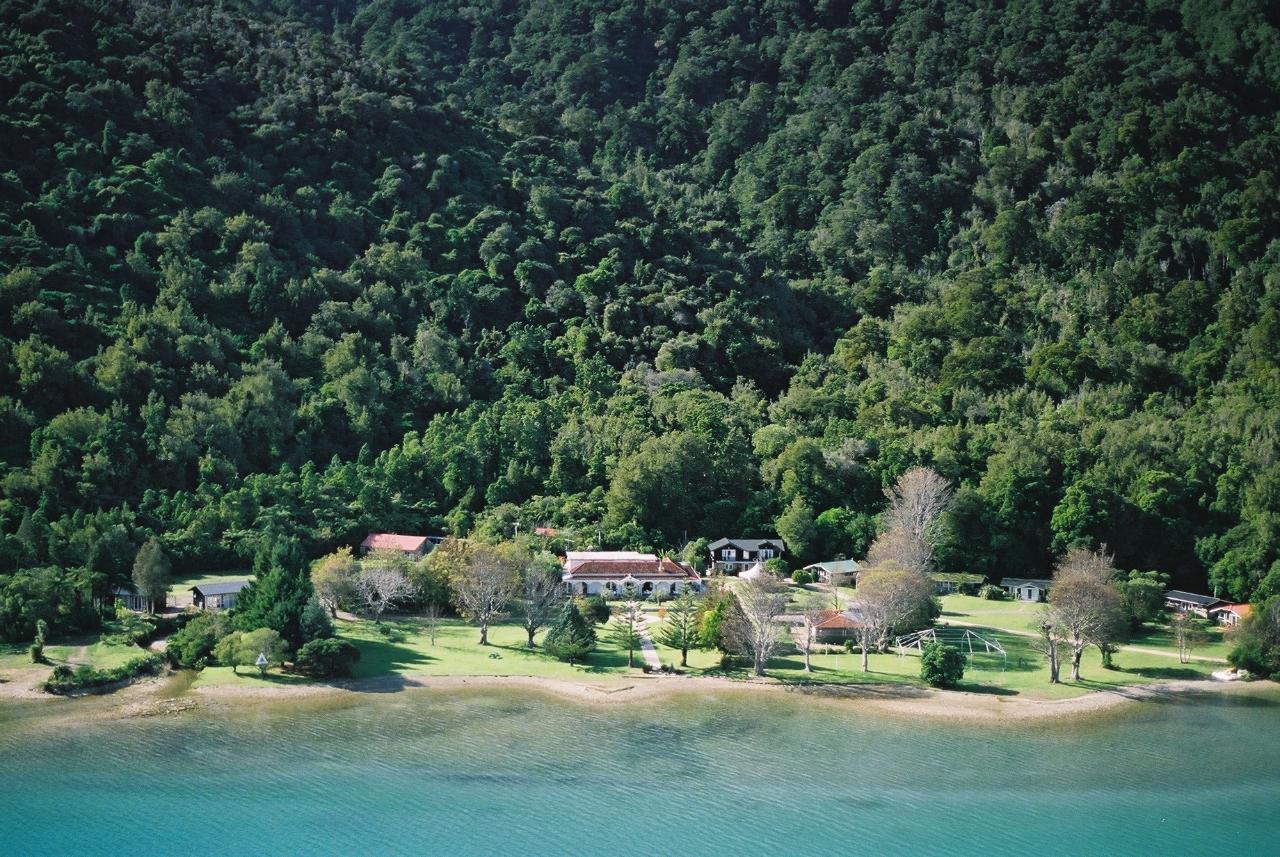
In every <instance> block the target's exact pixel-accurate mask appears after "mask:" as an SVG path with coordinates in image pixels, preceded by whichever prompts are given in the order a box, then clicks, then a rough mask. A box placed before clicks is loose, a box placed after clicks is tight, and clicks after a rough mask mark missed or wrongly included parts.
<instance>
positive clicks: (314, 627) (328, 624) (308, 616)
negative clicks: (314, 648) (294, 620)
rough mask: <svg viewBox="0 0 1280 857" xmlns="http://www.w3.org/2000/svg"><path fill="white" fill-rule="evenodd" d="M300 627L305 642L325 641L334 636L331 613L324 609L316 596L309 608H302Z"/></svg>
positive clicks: (312, 598) (299, 620) (309, 602)
mask: <svg viewBox="0 0 1280 857" xmlns="http://www.w3.org/2000/svg"><path fill="white" fill-rule="evenodd" d="M298 625H299V627H300V629H301V631H302V639H303V640H304V641H311V640H323V639H326V638H328V637H332V636H333V620H332V619H330V618H329V611H328V610H326V609H324V605H323V604H322V603H320V599H319V598H317V597H315V596H314V595H313V596H311V600H310V601H308V602H307V606H306V607H303V608H302V616H301V617H300V618H299V619H298Z"/></svg>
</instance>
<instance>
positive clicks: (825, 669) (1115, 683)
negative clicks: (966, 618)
mask: <svg viewBox="0 0 1280 857" xmlns="http://www.w3.org/2000/svg"><path fill="white" fill-rule="evenodd" d="M980 633H982V634H983V635H984V636H986V637H989V638H992V639H994V640H996V641H997V642H999V643H1000V644H1001V646H1003V647H1004V649H1005V652H1006V655H1007V656H1006V657H1004V658H1001V657H1000V656H999V655H996V654H990V655H987V654H977V655H974V656H973V657H972V658H970V660H969V664H968V666H967V667H966V669H965V680H964V682H963V683H962V684H961V687H960V689H961V690H967V691H971V692H976V693H990V694H994V695H1002V696H1010V695H1015V694H1026V695H1028V696H1034V697H1038V698H1054V699H1056V698H1065V697H1071V696H1079V695H1080V694H1082V693H1086V692H1088V691H1092V690H1105V689H1108V688H1115V687H1120V686H1123V685H1130V684H1143V683H1147V682H1153V681H1171V680H1175V679H1199V678H1207V677H1208V675H1209V673H1210V672H1212V671H1213V670H1214V669H1215V668H1216V665H1214V664H1210V663H1204V662H1196V663H1191V664H1185V665H1184V664H1180V663H1178V660H1177V658H1171V657H1165V656H1162V655H1154V654H1146V653H1139V652H1123V651H1122V652H1120V653H1119V654H1117V655H1116V656H1115V657H1114V659H1113V660H1114V662H1115V665H1116V667H1117V669H1114V670H1105V669H1103V668H1102V665H1101V656H1100V655H1099V654H1098V651H1097V650H1096V649H1090V650H1089V651H1087V652H1086V653H1085V656H1084V659H1083V661H1082V663H1081V670H1080V671H1081V677H1082V678H1081V680H1080V681H1079V682H1068V681H1065V677H1066V676H1067V674H1068V671H1067V666H1066V665H1065V664H1064V667H1063V672H1062V675H1063V677H1064V681H1063V682H1062V683H1061V684H1058V685H1051V684H1049V669H1048V666H1047V664H1046V663H1045V659H1044V657H1043V656H1042V655H1041V654H1040V653H1039V652H1037V651H1035V650H1034V649H1033V648H1032V647H1031V642H1032V641H1031V638H1029V637H1025V636H1021V635H1018V634H1012V633H1009V632H1008V631H1002V630H997V629H983V630H982V631H981V632H980ZM658 652H659V654H660V656H661V657H662V660H663V663H671V664H678V663H679V662H680V653H679V652H678V651H675V650H672V649H668V648H666V647H665V646H662V645H659V646H658ZM719 661H720V656H719V654H718V653H717V652H705V651H698V652H690V653H689V666H690V672H692V673H695V674H696V673H708V674H714V673H718V670H719ZM811 661H812V663H813V667H814V672H813V673H810V674H806V673H805V672H804V656H803V655H802V654H800V653H798V652H792V653H784V654H783V655H781V656H780V657H777V658H775V659H773V660H772V661H771V662H770V664H769V669H768V673H769V675H771V676H773V677H774V678H776V679H778V680H780V681H784V682H808V681H818V682H826V683H832V684H884V683H891V682H897V683H906V684H921V682H920V658H919V655H918V653H917V652H912V651H908V653H907V654H905V655H902V656H899V655H897V654H896V653H890V654H884V655H879V654H873V655H871V659H870V668H871V669H870V672H867V673H864V672H862V661H861V656H860V655H859V654H857V653H854V654H839V655H814V656H813V657H812V658H811Z"/></svg>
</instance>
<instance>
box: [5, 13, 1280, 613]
mask: <svg viewBox="0 0 1280 857" xmlns="http://www.w3.org/2000/svg"><path fill="white" fill-rule="evenodd" d="M1139 7H1140V8H1139ZM1277 19H1278V13H1277V12H1276V9H1275V7H1274V6H1270V5H1269V4H1265V3H1263V2H1261V0H1240V1H1239V2H1227V0H1223V2H1213V0H1190V2H1186V3H1177V2H1171V0H1151V2H1148V3H1146V4H1131V3H1113V4H1099V3H1096V2H1061V0H1052V1H1051V0H1044V2H1009V3H999V2H955V3H943V2H927V0H904V2H887V0H886V2H870V0H869V2H859V3H848V2H839V0H831V2H786V0H758V1H757V2H745V1H744V2H714V1H713V0H663V2H636V0H630V1H629V0H615V2H604V0H563V2H561V0H556V2H552V1H551V0H545V2H528V0H468V2H465V3H464V2H455V0H373V2H368V3H363V2H355V0H337V2H331V3H316V2H303V0H297V2H286V0H274V2H266V0H263V2H248V0H245V2H238V3H237V2H220V3H216V4H215V3H201V2H183V3H174V4H172V5H166V4H162V3H156V2H141V0H128V1H127V2H108V0H63V2H48V0H42V2H30V0H4V2H0V98H2V99H3V101H4V106H3V111H2V115H0V123H2V124H0V200H2V202H0V318H3V322H2V323H0V324H2V325H3V326H2V328H0V373H2V376H0V377H2V381H0V395H2V398H0V420H2V421H3V425H2V428H0V459H2V462H3V464H2V466H3V485H2V487H3V500H2V501H0V503H2V505H0V524H2V525H3V532H4V537H3V546H2V550H0V554H2V556H0V574H3V575H4V577H0V581H4V583H3V587H4V592H5V596H4V597H5V599H7V600H10V601H12V603H13V604H17V603H18V601H13V599H18V600H19V601H20V600H21V599H22V598H26V597H28V596H29V595H30V594H31V593H38V592H43V593H50V592H55V591H56V592H61V593H63V594H64V595H65V598H66V600H68V601H71V600H73V601H75V603H77V604H78V603H80V602H81V600H82V599H85V600H87V597H88V596H89V595H91V594H102V593H103V592H105V591H106V590H107V589H108V588H109V586H110V585H111V583H112V582H113V581H120V580H124V579H126V578H127V577H128V573H129V568H130V565H131V564H132V562H133V558H134V555H135V553H136V552H137V549H138V546H139V545H141V544H142V543H143V542H145V541H146V539H147V538H148V537H150V536H151V535H153V534H154V535H158V536H159V538H160V540H161V542H162V543H163V545H164V547H165V549H166V551H167V552H168V553H169V554H170V555H171V556H172V557H173V562H174V566H175V569H177V570H179V571H197V570H200V571H204V570H217V569H223V568H240V567H245V566H247V565H248V563H249V557H250V556H251V555H252V553H253V552H254V550H255V549H256V547H257V546H258V544H259V543H260V542H262V541H263V540H270V539H275V538H278V537H280V536H283V535H292V536H296V537H297V538H299V539H300V540H301V541H302V543H303V545H304V547H305V548H306V550H307V551H308V552H310V553H311V554H313V555H316V554H319V553H321V552H324V551H328V550H331V549H332V548H333V547H334V546H335V545H338V544H342V543H351V542H352V541H353V540H358V538H359V537H360V536H362V535H363V534H364V532H365V531H366V530H367V529H370V528H377V529H385V530H402V531H410V532H423V531H431V530H443V531H447V532H452V533H455V534H458V535H478V536H486V535H491V536H492V535H498V534H510V532H511V530H512V525H513V524H515V523H517V522H518V523H519V524H520V525H521V526H522V528H527V527H530V526H535V525H543V524H546V525H551V526H555V527H558V528H561V529H563V530H567V531H572V532H575V533H576V534H577V537H578V541H577V543H576V544H577V545H578V546H582V545H585V544H586V543H602V544H604V545H606V546H615V547H623V546H654V547H658V548H676V549H678V548H679V547H680V546H681V545H682V544H683V543H684V541H685V540H686V539H687V538H689V539H691V538H696V537H698V536H711V537H716V536H719V535H731V534H740V535H745V536H749V535H755V534H764V533H768V532H773V531H775V529H776V531H777V532H779V534H781V535H782V536H784V537H785V538H787V539H788V541H789V543H790V545H791V546H792V547H793V548H794V552H793V555H792V557H791V559H792V560H793V561H794V562H796V563H800V562H802V561H808V560H811V559H814V558H818V557H820V556H832V555H836V554H844V555H847V556H855V557H856V556H861V553H862V551H864V550H865V548H866V545H867V542H868V539H869V537H870V536H871V535H872V534H873V533H874V531H875V524H876V522H875V516H876V515H877V513H878V512H879V511H880V509H881V507H882V506H883V504H884V496H883V493H882V489H883V487H884V486H886V485H889V484H891V483H892V482H893V481H894V479H895V478H896V477H897V476H898V475H900V474H901V473H902V472H903V471H905V470H906V469H907V468H909V467H911V466H913V465H915V464H921V463H923V464H929V465H931V466H933V467H934V468H936V469H937V470H938V471H939V472H940V473H942V474H943V475H944V476H946V477H948V478H949V479H950V480H952V482H953V483H954V484H955V485H956V486H957V492H956V502H955V504H954V505H953V507H952V509H951V511H950V513H949V514H948V516H947V520H946V521H945V524H946V526H945V533H944V537H943V544H942V546H941V548H940V550H939V551H938V557H937V558H938V563H939V566H940V568H941V569H942V570H946V571H973V572H979V573H985V574H989V575H992V576H997V577H998V576H1000V575H1002V574H1005V573H1010V574H1016V575H1020V576H1031V575H1035V574H1043V573H1045V572H1046V571H1047V569H1048V568H1049V566H1050V564H1051V560H1052V557H1053V555H1054V554H1055V553H1058V552H1060V551H1062V550H1064V549H1065V548H1066V547H1068V546H1071V545H1075V544H1087V545H1095V544H1098V543H1106V544H1108V545H1109V546H1110V548H1111V549H1112V550H1113V551H1114V552H1115V553H1116V558H1117V564H1118V565H1120V566H1121V567H1124V568H1134V569H1138V568H1140V569H1157V570H1160V571H1165V572H1168V573H1170V574H1171V575H1172V577H1173V579H1174V581H1175V582H1177V583H1180V584H1182V585H1184V586H1186V587H1191V588H1197V589H1203V588H1212V589H1216V590H1217V591H1219V592H1220V594H1222V595H1223V596H1226V597H1231V598H1248V597H1251V596H1253V597H1259V596H1262V595H1268V594H1280V517H1278V515H1280V461H1278V459H1277V452H1278V450H1280V346H1278V345H1277V343H1280V241H1278V240H1277V239H1278V238H1280V111H1278V108H1280V103H1278V102H1280V35H1278V33H1280V30H1278V29H1277V25H1278V24H1280V21H1278V20H1277ZM24 593H26V594H24ZM11 606H12V605H11ZM6 609H10V608H6ZM12 609H19V608H18V607H13V608H12Z"/></svg>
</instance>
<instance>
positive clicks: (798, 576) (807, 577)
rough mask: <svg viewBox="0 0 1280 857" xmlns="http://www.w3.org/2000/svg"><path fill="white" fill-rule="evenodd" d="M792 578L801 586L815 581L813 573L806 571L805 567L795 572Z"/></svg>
mask: <svg viewBox="0 0 1280 857" xmlns="http://www.w3.org/2000/svg"><path fill="white" fill-rule="evenodd" d="M791 579H792V580H793V581H795V582H796V583H798V584H800V585H801V586H804V585H805V584H807V583H813V581H814V577H813V575H812V574H810V573H809V572H807V571H805V570H804V569H803V568H802V569H799V570H797V571H795V572H793V573H792V575H791Z"/></svg>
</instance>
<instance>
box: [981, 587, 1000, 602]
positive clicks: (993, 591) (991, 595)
mask: <svg viewBox="0 0 1280 857" xmlns="http://www.w3.org/2000/svg"><path fill="white" fill-rule="evenodd" d="M978 597H979V598H983V599H985V600H987V601H1003V600H1004V590H1003V589H1001V588H1000V587H999V586H994V585H992V584H990V583H988V584H987V585H986V586H984V587H982V588H981V589H979V590H978Z"/></svg>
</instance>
